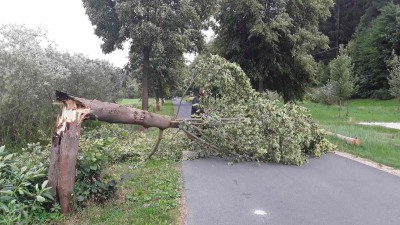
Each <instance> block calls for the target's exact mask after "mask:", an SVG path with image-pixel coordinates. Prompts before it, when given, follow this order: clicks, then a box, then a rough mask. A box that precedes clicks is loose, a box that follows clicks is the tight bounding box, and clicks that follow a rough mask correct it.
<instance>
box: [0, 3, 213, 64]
mask: <svg viewBox="0 0 400 225" xmlns="http://www.w3.org/2000/svg"><path fill="white" fill-rule="evenodd" d="M4 23H14V24H25V25H26V26H27V27H30V28H37V27H38V26H40V27H42V28H44V29H46V30H47V32H48V33H47V34H48V37H49V39H50V40H52V41H54V42H55V44H57V45H58V47H59V50H61V51H68V52H69V53H83V54H85V55H87V56H88V57H89V58H100V59H107V60H109V61H110V62H111V63H113V64H114V65H115V66H119V67H123V66H124V65H125V64H126V63H127V62H128V59H127V56H128V51H127V49H125V50H123V51H121V50H116V51H114V52H112V53H110V54H107V55H105V54H103V53H102V51H101V48H100V44H101V43H102V42H101V40H100V39H99V38H98V37H97V36H96V35H95V34H94V29H93V26H92V24H91V23H90V21H89V18H88V17H87V15H86V14H85V9H84V8H83V5H82V0H0V24H4ZM203 33H204V34H205V35H206V36H207V38H206V39H207V41H209V40H210V38H211V36H212V35H213V33H214V32H212V30H211V29H210V30H208V31H205V32H203ZM193 58H194V56H193V55H186V59H187V60H190V61H191V60H193Z"/></svg>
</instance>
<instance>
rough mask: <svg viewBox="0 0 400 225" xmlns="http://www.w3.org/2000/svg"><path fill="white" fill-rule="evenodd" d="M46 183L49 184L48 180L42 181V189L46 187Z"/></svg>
mask: <svg viewBox="0 0 400 225" xmlns="http://www.w3.org/2000/svg"><path fill="white" fill-rule="evenodd" d="M48 182H49V181H48V180H45V181H43V183H42V189H44V188H45V187H46V186H47V183H48Z"/></svg>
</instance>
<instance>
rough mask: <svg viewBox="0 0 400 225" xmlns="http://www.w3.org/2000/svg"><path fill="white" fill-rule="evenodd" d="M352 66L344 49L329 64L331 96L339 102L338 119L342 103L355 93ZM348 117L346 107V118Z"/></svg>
mask: <svg viewBox="0 0 400 225" xmlns="http://www.w3.org/2000/svg"><path fill="white" fill-rule="evenodd" d="M352 70H353V64H352V62H351V58H350V56H348V55H347V54H346V53H345V52H344V49H340V54H339V55H338V56H337V57H336V58H335V59H333V60H332V61H331V62H330V63H329V73H330V78H331V81H332V86H333V94H334V95H335V96H336V98H337V99H338V100H339V117H341V111H342V102H343V101H346V100H347V99H349V98H350V96H351V95H352V94H353V93H354V91H355V83H356V78H355V77H354V74H353V72H352ZM348 115H349V108H348V105H347V113H346V116H348Z"/></svg>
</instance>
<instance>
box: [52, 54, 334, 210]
mask: <svg viewBox="0 0 400 225" xmlns="http://www.w3.org/2000/svg"><path fill="white" fill-rule="evenodd" d="M193 74H194V75H193V77H194V78H195V79H196V81H195V82H194V83H195V84H197V85H198V87H203V88H205V90H208V91H209V92H208V94H207V95H206V96H205V97H203V98H202V100H201V104H203V106H204V108H205V109H206V110H207V112H208V116H206V117H203V118H199V119H192V120H179V119H176V118H175V117H170V116H162V115H158V114H155V113H149V112H147V111H143V110H140V109H133V108H129V107H125V106H121V105H118V104H114V103H108V102H101V101H98V100H88V99H85V98H80V97H74V96H72V95H69V94H66V93H63V92H57V93H56V100H57V104H59V105H61V106H62V108H63V110H62V114H61V116H60V117H59V118H58V119H57V126H56V132H55V133H54V135H53V142H52V143H53V146H52V153H51V162H50V168H49V184H50V186H51V187H52V191H53V194H54V195H55V197H56V199H57V201H58V202H60V206H61V212H63V213H68V212H70V210H71V193H72V188H73V185H74V182H75V165H76V156H77V152H78V143H79V128H80V126H81V123H82V121H83V120H86V119H97V120H100V121H106V122H110V123H124V124H135V125H140V126H143V127H156V128H158V129H159V130H160V135H159V137H158V138H157V141H156V144H155V146H154V148H153V150H152V151H151V152H150V155H149V157H151V155H152V154H154V153H155V152H156V151H157V148H158V146H159V144H160V141H161V139H162V134H163V131H164V130H165V129H168V128H179V130H181V131H183V132H184V133H185V134H186V136H187V137H189V138H186V139H185V138H179V139H178V140H174V141H173V143H172V144H169V145H168V146H169V148H170V149H171V150H172V149H174V150H175V151H176V149H177V148H181V149H182V150H183V149H193V150H196V151H201V153H202V154H201V155H204V156H207V155H215V156H220V157H223V158H225V159H227V160H230V161H236V162H238V161H268V162H276V163H282V164H294V165H302V164H304V163H306V162H307V160H308V158H309V157H319V156H320V155H321V154H323V153H325V152H328V151H331V150H333V149H334V146H333V145H332V144H331V143H329V141H327V140H326V138H325V136H326V132H325V131H324V130H323V129H321V128H320V127H319V126H318V124H316V123H315V122H314V121H313V120H312V119H311V116H310V115H309V113H308V110H307V109H305V108H304V107H301V106H298V105H296V104H293V103H290V104H285V105H283V106H282V105H280V104H279V103H277V102H275V101H270V100H268V99H266V98H265V97H264V96H263V95H260V94H259V93H257V92H255V91H254V90H253V89H252V87H251V85H250V82H249V79H248V78H247V76H246V74H244V72H243V71H242V70H241V68H240V67H239V66H238V65H237V64H232V63H229V62H228V61H226V60H225V59H223V58H221V57H219V56H213V55H209V56H207V57H205V58H204V59H202V60H199V61H198V64H197V65H196V66H194V68H193ZM216 74H218V76H216ZM194 78H193V80H194ZM164 151H168V147H167V148H164ZM149 157H148V158H149Z"/></svg>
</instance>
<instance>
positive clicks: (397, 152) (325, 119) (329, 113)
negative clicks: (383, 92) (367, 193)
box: [304, 99, 400, 168]
mask: <svg viewBox="0 0 400 225" xmlns="http://www.w3.org/2000/svg"><path fill="white" fill-rule="evenodd" d="M349 104H350V107H349V112H350V113H349V117H345V116H342V118H338V110H339V107H338V106H336V105H332V106H327V105H322V104H317V103H313V102H305V103H304V106H305V107H307V108H308V109H310V112H311V115H312V117H313V118H314V119H315V120H316V121H317V122H318V123H320V124H321V126H322V127H324V128H325V129H326V130H328V131H331V132H334V133H339V134H342V135H346V136H350V137H358V138H360V139H361V141H362V146H351V145H348V144H346V143H344V142H343V141H341V140H338V139H336V138H330V140H331V141H332V142H333V143H335V144H337V145H338V148H339V150H340V151H345V152H349V153H352V154H355V155H358V156H361V157H363V158H367V159H370V160H373V161H375V162H378V163H381V164H384V165H388V166H392V167H395V168H400V131H399V130H394V129H388V128H383V127H376V126H365V125H359V124H357V123H358V122H400V112H399V111H398V102H397V101H395V100H387V101H382V100H372V99H363V100H352V101H350V103H349ZM345 110H346V109H345V108H344V112H343V114H342V115H344V114H345Z"/></svg>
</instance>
